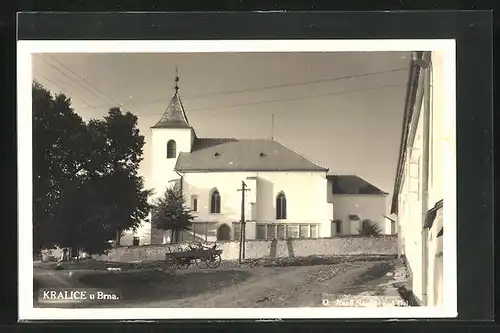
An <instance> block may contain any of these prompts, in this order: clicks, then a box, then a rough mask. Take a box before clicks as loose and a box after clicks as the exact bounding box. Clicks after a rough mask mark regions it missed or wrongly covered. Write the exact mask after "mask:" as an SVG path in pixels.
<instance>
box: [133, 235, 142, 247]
mask: <svg viewBox="0 0 500 333" xmlns="http://www.w3.org/2000/svg"><path fill="white" fill-rule="evenodd" d="M140 242H141V240H140V238H139V237H137V236H134V238H133V239H132V246H139V245H140Z"/></svg>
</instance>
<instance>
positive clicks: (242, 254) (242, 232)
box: [238, 181, 250, 264]
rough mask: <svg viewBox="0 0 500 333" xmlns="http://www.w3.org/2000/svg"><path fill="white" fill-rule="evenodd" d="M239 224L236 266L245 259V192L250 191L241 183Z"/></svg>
mask: <svg viewBox="0 0 500 333" xmlns="http://www.w3.org/2000/svg"><path fill="white" fill-rule="evenodd" d="M238 191H241V224H240V253H239V256H238V264H241V259H245V231H246V221H245V192H246V191H250V189H248V188H247V184H245V182H244V181H241V189H238Z"/></svg>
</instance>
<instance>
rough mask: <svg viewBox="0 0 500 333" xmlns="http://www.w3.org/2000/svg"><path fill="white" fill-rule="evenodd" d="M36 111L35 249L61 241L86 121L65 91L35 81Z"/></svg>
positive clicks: (80, 159) (81, 160)
mask: <svg viewBox="0 0 500 333" xmlns="http://www.w3.org/2000/svg"><path fill="white" fill-rule="evenodd" d="M32 112H33V249H34V251H35V253H37V252H38V251H39V250H40V249H42V248H50V247H53V246H54V245H57V244H58V243H59V241H58V239H57V237H56V235H57V234H58V229H59V227H60V226H59V221H57V220H56V213H57V211H58V209H59V207H60V203H61V200H62V198H64V196H65V195H66V192H67V191H68V190H69V189H70V188H71V187H72V186H73V185H75V184H76V183H77V182H79V181H80V179H79V171H80V170H81V169H82V168H83V166H84V164H85V162H86V160H87V157H86V156H85V155H84V154H82V147H83V146H82V142H83V141H82V140H84V136H85V123H84V122H83V120H82V119H81V118H80V117H79V116H78V115H77V114H76V113H75V112H74V110H73V109H72V108H71V100H70V99H69V98H67V97H66V96H65V95H64V94H59V95H52V94H51V93H50V91H48V90H46V89H45V88H43V86H41V85H40V84H38V83H37V82H33V84H32Z"/></svg>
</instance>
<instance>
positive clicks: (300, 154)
mask: <svg viewBox="0 0 500 333" xmlns="http://www.w3.org/2000/svg"><path fill="white" fill-rule="evenodd" d="M270 141H275V142H277V143H279V144H280V145H282V146H283V147H285V148H286V149H289V150H291V151H293V152H294V153H295V154H297V155H299V156H300V157H302V158H303V159H305V160H306V161H308V162H310V163H312V164H314V165H315V166H317V167H319V168H322V169H325V170H326V172H327V173H328V170H329V169H328V168H327V167H325V166H323V165H320V164H319V163H316V162H315V161H313V160H311V159H310V158H308V157H306V156H304V155H303V154H302V153H300V152H298V151H296V150H295V149H292V148H290V147H289V146H287V145H286V144H284V143H283V142H282V141H280V140H278V139H274V138H273V139H270Z"/></svg>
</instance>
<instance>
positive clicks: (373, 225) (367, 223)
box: [359, 219, 382, 237]
mask: <svg viewBox="0 0 500 333" xmlns="http://www.w3.org/2000/svg"><path fill="white" fill-rule="evenodd" d="M359 234H360V235H361V236H370V237H375V236H381V235H382V229H381V228H380V227H379V225H378V223H377V222H375V221H372V220H368V219H367V220H363V221H362V222H361V228H360V229H359Z"/></svg>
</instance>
